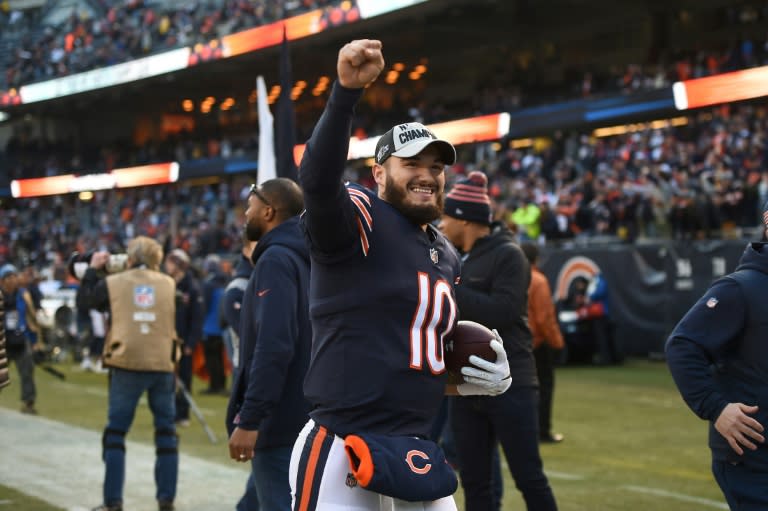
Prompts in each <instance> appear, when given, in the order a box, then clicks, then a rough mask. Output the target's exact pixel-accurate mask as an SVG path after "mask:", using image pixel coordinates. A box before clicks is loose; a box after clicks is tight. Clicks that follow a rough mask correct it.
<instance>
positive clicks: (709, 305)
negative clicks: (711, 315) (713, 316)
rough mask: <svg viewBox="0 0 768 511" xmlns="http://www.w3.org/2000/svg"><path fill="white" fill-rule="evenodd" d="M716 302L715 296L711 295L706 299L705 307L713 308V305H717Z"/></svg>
mask: <svg viewBox="0 0 768 511" xmlns="http://www.w3.org/2000/svg"><path fill="white" fill-rule="evenodd" d="M718 303H719V302H718V300H717V298H715V297H714V296H713V297H712V298H710V299H709V300H707V307H709V308H710V309H714V308H715V305H717V304H718Z"/></svg>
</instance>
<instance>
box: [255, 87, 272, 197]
mask: <svg viewBox="0 0 768 511" xmlns="http://www.w3.org/2000/svg"><path fill="white" fill-rule="evenodd" d="M256 95H257V99H258V101H257V104H258V107H259V172H258V179H257V181H256V182H257V184H261V183H263V182H264V181H268V180H270V179H274V178H276V177H277V164H276V162H275V126H274V124H275V120H274V118H273V117H272V112H270V111H269V105H268V104H267V86H266V85H265V84H264V77H263V76H259V77H258V78H256Z"/></svg>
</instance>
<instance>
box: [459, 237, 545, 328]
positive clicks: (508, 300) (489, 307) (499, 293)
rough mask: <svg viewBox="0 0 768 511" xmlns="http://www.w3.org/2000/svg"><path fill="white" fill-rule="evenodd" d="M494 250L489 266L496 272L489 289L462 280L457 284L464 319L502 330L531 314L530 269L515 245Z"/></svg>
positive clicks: (490, 269) (491, 271) (489, 269)
mask: <svg viewBox="0 0 768 511" xmlns="http://www.w3.org/2000/svg"><path fill="white" fill-rule="evenodd" d="M494 252H495V257H494V260H493V266H492V267H490V268H488V269H487V271H488V272H490V273H491V274H492V275H493V286H492V288H491V289H490V292H485V291H480V290H477V289H472V288H471V287H468V286H467V285H466V284H465V283H463V282H462V283H461V284H459V285H458V286H457V287H456V303H457V305H458V306H459V311H460V313H461V317H462V318H464V319H471V320H472V321H476V322H478V323H481V324H483V325H488V327H489V328H496V329H497V330H499V331H502V330H504V329H506V328H509V327H512V326H514V324H515V321H516V320H517V318H520V317H521V316H526V315H527V314H528V284H529V282H530V269H529V266H528V261H527V260H526V259H525V255H524V254H523V251H522V250H520V249H519V248H518V247H517V246H516V245H512V244H508V245H503V246H499V247H496V250H494ZM483 263H484V261H483ZM478 264H480V261H478Z"/></svg>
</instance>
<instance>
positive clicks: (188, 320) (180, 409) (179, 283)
mask: <svg viewBox="0 0 768 511" xmlns="http://www.w3.org/2000/svg"><path fill="white" fill-rule="evenodd" d="M190 263H191V261H190V259H189V256H188V255H187V253H186V252H185V251H184V250H182V249H180V248H176V249H174V250H172V251H171V253H170V254H168V256H167V257H166V258H165V271H166V273H168V275H170V276H171V277H172V278H173V280H174V281H175V282H176V335H178V336H179V339H181V341H182V352H181V360H179V369H178V374H179V379H180V380H181V382H182V383H183V384H184V386H185V387H186V388H187V390H188V391H189V392H192V354H193V353H194V352H195V346H197V343H198V342H200V340H202V338H203V316H204V314H203V312H204V310H203V293H202V291H201V289H200V283H199V282H198V280H197V278H196V277H195V276H194V274H193V273H192V270H191V269H190ZM176 424H177V425H178V426H182V427H187V426H189V403H188V402H187V399H186V398H185V397H184V394H183V393H182V392H178V393H177V394H176Z"/></svg>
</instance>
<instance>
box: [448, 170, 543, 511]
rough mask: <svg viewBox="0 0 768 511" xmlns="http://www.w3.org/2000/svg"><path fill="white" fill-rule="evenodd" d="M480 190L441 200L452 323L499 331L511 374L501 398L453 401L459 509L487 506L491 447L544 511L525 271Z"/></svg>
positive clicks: (530, 502)
mask: <svg viewBox="0 0 768 511" xmlns="http://www.w3.org/2000/svg"><path fill="white" fill-rule="evenodd" d="M487 188H488V180H487V178H486V176H485V174H483V173H482V172H471V173H470V174H469V176H468V177H467V178H466V179H463V180H460V181H458V182H457V183H456V185H455V186H454V187H453V189H452V190H451V192H450V193H449V194H448V195H447V196H446V199H445V213H444V215H443V218H442V220H441V222H440V229H441V230H442V231H443V233H444V234H445V236H446V237H447V238H448V239H449V240H450V241H451V242H452V243H453V244H454V245H455V246H456V248H458V249H459V251H460V252H461V253H462V261H463V265H462V268H461V284H460V285H459V286H457V287H456V303H457V305H458V307H459V317H460V319H462V320H470V321H475V322H477V323H480V324H483V325H485V326H487V327H488V328H491V329H495V330H497V331H498V333H499V335H500V336H501V338H502V339H503V342H504V349H505V351H506V353H507V359H508V360H509V369H510V373H511V375H512V386H511V387H510V388H509V390H507V392H505V393H504V394H501V395H499V396H494V397H489V396H464V397H458V398H455V399H454V401H453V403H452V406H451V418H450V420H451V427H452V428H453V434H454V439H455V442H456V452H457V454H458V461H459V469H460V473H461V484H462V486H463V487H464V497H465V501H466V503H465V508H466V510H467V511H475V510H480V509H482V510H488V509H492V508H493V506H494V500H496V499H495V498H494V495H493V493H494V492H493V490H492V486H493V484H492V483H493V479H494V478H493V477H492V474H491V471H492V468H491V467H492V466H493V464H492V456H493V451H494V449H496V444H497V441H498V442H500V443H501V446H502V448H503V450H504V454H505V456H506V458H507V464H508V465H509V469H510V471H511V472H512V477H513V479H514V480H515V484H516V485H517V488H518V489H519V490H520V492H521V493H522V494H523V498H524V499H525V502H526V505H527V507H528V509H529V510H536V511H551V510H554V509H557V505H556V503H555V498H554V495H553V494H552V489H551V488H550V486H549V482H548V481H547V477H546V476H545V475H544V471H543V467H542V461H541V456H540V455H539V447H538V446H539V425H538V417H539V415H538V401H539V396H538V381H537V379H536V367H535V362H534V359H533V352H532V347H531V332H530V330H529V329H528V321H527V315H528V285H529V283H530V279H531V272H530V268H529V265H528V261H527V259H526V257H525V255H524V254H523V251H522V250H521V249H520V247H519V246H517V244H516V243H515V242H514V239H513V236H512V233H511V232H510V231H509V230H508V229H506V228H505V227H503V226H502V225H501V224H493V223H492V222H491V219H492V217H491V207H490V198H489V197H488V191H487ZM488 431H491V432H492V433H491V434H490V435H488V434H487V432H488ZM495 505H496V506H498V505H499V503H498V502H496V503H495Z"/></svg>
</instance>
